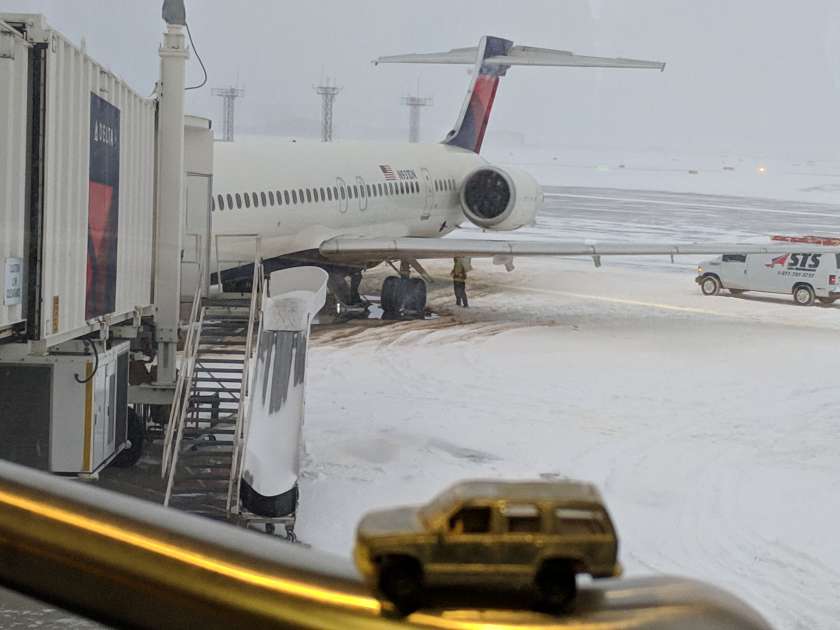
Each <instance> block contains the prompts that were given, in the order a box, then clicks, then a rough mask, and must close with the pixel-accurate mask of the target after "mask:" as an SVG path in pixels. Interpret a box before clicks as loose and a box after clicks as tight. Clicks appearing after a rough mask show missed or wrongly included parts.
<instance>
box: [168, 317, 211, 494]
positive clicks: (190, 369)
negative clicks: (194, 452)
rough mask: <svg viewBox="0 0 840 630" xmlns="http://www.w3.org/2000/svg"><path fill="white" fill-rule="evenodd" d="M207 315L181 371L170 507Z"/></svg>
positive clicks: (201, 320) (198, 325)
mask: <svg viewBox="0 0 840 630" xmlns="http://www.w3.org/2000/svg"><path fill="white" fill-rule="evenodd" d="M206 313H207V309H206V308H202V309H201V315H200V316H199V318H198V322H197V323H196V326H195V328H196V331H195V334H194V335H193V339H192V346H191V347H190V348H189V349H187V348H184V359H183V361H182V363H181V370H182V371H183V372H184V373H185V374H186V376H185V377H184V380H185V385H184V392H185V393H184V395H183V396H182V397H181V398H182V400H181V401H180V402H179V405H178V406H179V411H178V417H177V421H176V422H177V426H176V427H175V429H174V431H173V433H174V434H175V439H174V441H173V444H172V447H171V452H170V455H169V470H168V478H167V481H166V494H165V495H164V498H163V504H164V505H169V499H170V498H171V496H172V485H173V484H174V483H175V472H176V469H177V466H178V455H179V453H180V451H181V439H182V438H183V437H184V424H185V422H186V417H187V415H188V413H189V412H188V411H187V410H188V409H189V407H190V395H191V393H192V388H191V384H192V380H193V376H194V375H195V364H196V361H195V355H196V354H197V352H198V343H199V340H200V339H201V329H202V327H203V326H204V316H205V314H206Z"/></svg>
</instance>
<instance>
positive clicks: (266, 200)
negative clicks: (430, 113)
mask: <svg viewBox="0 0 840 630" xmlns="http://www.w3.org/2000/svg"><path fill="white" fill-rule="evenodd" d="M214 161H215V165H214V171H215V176H214V184H213V210H214V211H213V234H214V235H216V236H218V237H219V238H218V242H219V249H220V257H222V258H224V259H225V262H224V263H223V264H222V268H230V267H234V266H237V263H236V262H234V261H237V260H238V261H240V262H241V263H247V262H250V261H252V260H253V256H254V238H253V236H236V235H245V234H247V235H254V234H257V235H259V236H260V238H261V252H262V255H263V257H265V258H272V257H280V256H286V255H289V254H294V253H297V252H306V251H311V250H314V249H317V248H318V246H319V245H320V244H321V243H323V242H324V241H326V240H328V239H330V238H333V237H336V236H343V237H351V238H352V237H404V236H413V237H435V236H442V235H444V234H447V233H448V232H450V231H452V230H453V229H454V228H456V227H457V226H458V225H459V224H460V223H461V222H463V221H464V220H465V216H464V213H463V211H462V207H461V200H460V190H461V183H462V181H463V179H464V178H465V177H466V176H467V175H468V174H469V173H470V172H472V171H474V170H475V169H476V168H479V167H480V166H482V165H484V164H486V161H485V160H484V159H483V158H481V157H480V156H479V155H477V154H476V153H473V152H471V151H466V150H463V149H459V148H457V147H452V146H447V145H444V144H385V143H382V144H375V143H350V142H348V143H340V142H339V143H319V142H312V141H307V142H292V141H290V140H280V139H272V138H254V139H249V140H245V141H239V142H236V143H221V142H220V143H217V144H216V146H215V158H214Z"/></svg>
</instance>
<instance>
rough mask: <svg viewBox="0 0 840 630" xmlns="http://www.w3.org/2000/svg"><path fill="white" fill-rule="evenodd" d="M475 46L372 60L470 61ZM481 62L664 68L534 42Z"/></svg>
mask: <svg viewBox="0 0 840 630" xmlns="http://www.w3.org/2000/svg"><path fill="white" fill-rule="evenodd" d="M477 52H478V49H477V48H476V47H475V46H473V47H471V48H453V49H452V50H450V51H447V52H440V53H415V54H409V55H393V56H390V57H379V58H378V59H376V60H375V61H374V62H373V63H374V64H380V63H451V64H469V65H473V64H475V61H476V54H477ZM483 63H485V64H492V65H499V66H569V67H581V68H642V69H644V68H647V69H653V70H664V69H665V64H664V63H661V62H659V61H643V60H640V59H624V58H622V57H590V56H584V55H576V54H575V53H573V52H570V51H568V50H554V49H551V48H535V47H534V46H511V48H510V49H509V50H508V51H507V53H506V54H504V55H494V56H492V57H487V58H486V59H484V61H483Z"/></svg>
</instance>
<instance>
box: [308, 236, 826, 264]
mask: <svg viewBox="0 0 840 630" xmlns="http://www.w3.org/2000/svg"><path fill="white" fill-rule="evenodd" d="M319 249H320V252H321V254H322V255H323V256H326V257H328V258H370V259H374V258H383V259H389V258H416V259H421V258H453V257H456V256H465V257H471V258H482V257H485V258H489V257H494V256H510V257H513V256H593V257H596V258H598V257H600V256H648V255H657V254H661V255H664V256H678V255H698V254H713V255H716V254H781V253H785V252H790V251H793V250H794V249H795V250H796V251H797V252H800V251H801V252H803V253H806V252H827V251H840V250H838V249H837V248H835V249H831V248H827V247H823V246H819V245H799V244H797V245H792V244H791V243H766V244H762V243H759V244H756V243H563V242H553V241H524V240H523V241H518V240H517V241H506V240H479V239H457V238H410V237H408V238H394V239H386V238H342V237H339V238H332V239H329V240H327V241H325V242H324V243H322V244H321V246H320V248H319Z"/></svg>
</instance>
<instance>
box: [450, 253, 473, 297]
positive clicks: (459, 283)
mask: <svg viewBox="0 0 840 630" xmlns="http://www.w3.org/2000/svg"><path fill="white" fill-rule="evenodd" d="M454 262H455V264H454V266H453V267H452V273H450V274H449V275H450V276H452V286H453V288H454V289H455V304H457V305H458V306H463V307H464V308H468V307H469V304H468V303H467V268H466V267H465V266H464V259H463V258H455V259H454Z"/></svg>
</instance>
